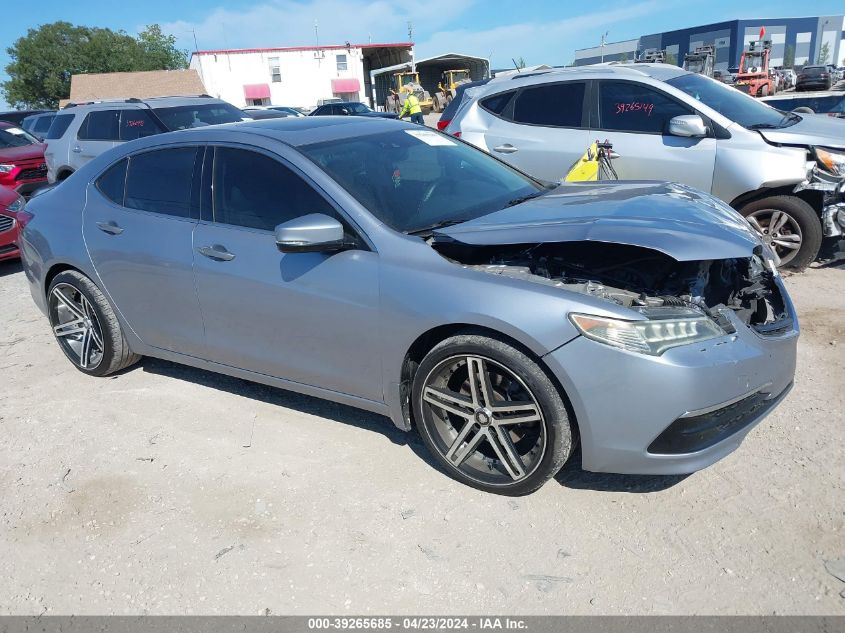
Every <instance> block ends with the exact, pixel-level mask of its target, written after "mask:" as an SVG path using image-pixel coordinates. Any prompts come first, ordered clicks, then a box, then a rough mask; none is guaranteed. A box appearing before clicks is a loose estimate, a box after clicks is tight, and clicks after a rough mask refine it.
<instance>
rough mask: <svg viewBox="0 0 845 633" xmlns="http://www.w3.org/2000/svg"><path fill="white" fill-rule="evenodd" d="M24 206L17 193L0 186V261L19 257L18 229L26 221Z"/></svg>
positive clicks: (21, 198)
mask: <svg viewBox="0 0 845 633" xmlns="http://www.w3.org/2000/svg"><path fill="white" fill-rule="evenodd" d="M25 206H26V203H25V202H24V199H23V197H22V196H21V195H20V194H19V193H18V192H17V191H15V190H14V189H9V188H8V187H2V186H0V261H4V260H6V259H16V258H18V257H20V250H19V248H18V239H19V235H20V227H21V224H23V223H24V222H25V221H26V219H28V216H27V214H26V212H25V211H24V207H25Z"/></svg>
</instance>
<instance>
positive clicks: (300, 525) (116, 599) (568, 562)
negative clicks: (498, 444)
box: [0, 263, 845, 615]
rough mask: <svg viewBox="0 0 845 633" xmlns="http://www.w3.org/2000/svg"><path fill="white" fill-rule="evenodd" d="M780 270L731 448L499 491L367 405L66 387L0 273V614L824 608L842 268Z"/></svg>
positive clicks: (838, 425)
mask: <svg viewBox="0 0 845 633" xmlns="http://www.w3.org/2000/svg"><path fill="white" fill-rule="evenodd" d="M788 285H789V286H790V289H791V291H792V293H793V297H794V299H795V302H796V304H797V307H798V310H799V313H800V316H801V319H802V325H803V336H802V339H801V344H800V359H799V367H798V375H797V379H796V388H795V389H794V391H793V392H792V394H791V395H790V396H789V398H788V399H787V400H786V402H785V403H784V404H783V405H782V406H781V407H779V408H778V409H777V410H776V411H775V412H774V414H772V415H771V416H770V417H769V418H768V419H767V420H766V421H765V422H764V423H763V424H762V425H760V426H759V427H758V428H757V429H755V430H754V431H753V432H752V433H751V434H750V436H749V437H748V438H747V440H746V441H745V443H744V444H743V446H742V447H741V448H740V450H739V451H738V452H736V453H734V454H733V455H731V456H730V457H728V458H727V459H725V460H724V461H722V462H721V463H719V464H717V465H716V466H714V467H711V468H710V469H708V470H705V471H703V472H700V473H697V474H694V475H691V476H689V477H686V478H683V477H630V476H627V477H623V476H610V475H594V474H589V473H585V472H583V471H581V470H580V468H579V467H578V464H577V459H576V460H575V462H574V463H573V464H571V465H568V466H567V467H566V468H565V470H564V471H563V472H562V473H561V474H560V475H559V476H558V477H557V478H556V480H553V481H550V482H549V483H548V484H547V485H546V486H545V487H543V488H542V489H541V490H540V491H539V492H537V493H535V494H534V495H532V496H529V497H524V498H519V499H508V498H503V497H497V496H493V495H489V494H484V493H481V492H478V491H475V490H473V489H471V488H468V487H465V486H461V485H459V484H457V483H455V482H453V481H452V480H450V479H448V478H447V477H446V476H444V475H443V474H441V473H440V472H438V471H437V470H436V469H435V468H434V467H433V466H432V465H431V463H430V461H428V459H427V457H426V456H425V454H424V449H423V447H422V445H421V444H420V442H419V441H418V440H417V439H416V437H415V436H413V435H406V434H404V433H402V432H399V431H397V430H395V429H394V428H393V427H392V425H391V424H390V422H389V421H388V420H387V419H385V418H381V417H379V416H375V415H371V414H369V413H365V412H361V411H357V410H355V409H351V408H347V407H343V406H339V405H335V404H331V403H326V402H322V401H319V400H315V399H312V398H308V397H304V396H299V395H295V394H292V393H288V392H285V391H280V390H275V389H270V388H267V387H263V386H259V385H255V384H252V383H247V382H245V381H241V380H237V379H232V378H226V377H221V376H217V375H214V374H210V373H206V372H203V371H198V370H194V369H190V368H186V367H182V366H178V365H174V364H171V363H166V362H163V361H157V360H145V361H144V362H143V363H142V364H141V365H140V366H137V367H135V368H133V369H131V370H129V371H127V372H125V373H123V374H121V375H118V376H115V377H112V378H109V379H95V378H88V377H86V376H84V375H83V374H81V373H79V372H77V371H75V370H74V369H73V368H72V367H71V366H70V364H69V363H68V362H67V361H66V360H65V359H64V357H63V356H62V353H61V351H60V350H59V348H58V346H57V345H56V344H55V343H54V341H53V340H52V337H51V334H50V331H49V328H48V326H47V323H46V320H45V319H44V318H43V317H42V316H41V314H40V313H39V312H38V311H37V309H36V308H35V306H34V304H33V303H32V301H31V299H30V297H29V293H28V291H27V289H26V287H25V283H24V278H23V274H22V273H21V272H20V266H19V264H18V263H5V264H0V305H2V306H3V312H4V315H5V319H4V321H5V327H4V328H3V329H2V331H0V384H2V385H3V389H2V392H0V435H2V442H0V490H2V508H0V513H1V514H0V552H2V556H0V614H41V613H50V614H68V613H75V614H138V613H151V614H165V613H166V614H188V613H204V614H214V613H237V614H259V613H273V614H292V613H298V614H305V613H324V612H332V613H341V614H343V613H350V614H351V613H355V614H367V613H397V614H400V613H402V614H404V613H415V612H416V613H472V614H476V613H477V614H484V613H496V614H502V613H507V614H556V613H569V614H575V613H578V614H646V613H648V614H687V613H718V614H769V613H780V614H839V615H841V614H844V613H845V597H841V596H840V592H843V590H845V582H843V581H840V580H838V579H837V578H835V577H834V576H833V575H831V574H830V573H828V572H827V571H826V566H825V563H826V561H827V562H830V561H838V560H843V559H845V524H844V523H845V522H843V510H845V495H843V491H844V490H845V464H844V463H843V461H844V460H843V446H845V425H843V413H842V412H843V410H845V400H844V399H843V396H844V394H845V391H843V385H845V356H843V353H842V350H843V346H845V319H843V316H842V315H843V314H845V267H839V268H837V267H826V268H825V267H821V268H816V269H813V270H809V271H808V272H807V273H805V274H802V275H795V276H792V277H790V278H789V279H788ZM829 564H830V563H829ZM831 567H833V565H831Z"/></svg>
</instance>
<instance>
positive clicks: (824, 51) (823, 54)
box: [816, 42, 830, 64]
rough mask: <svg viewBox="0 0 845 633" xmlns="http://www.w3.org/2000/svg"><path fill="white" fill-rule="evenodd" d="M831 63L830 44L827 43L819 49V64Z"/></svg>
mask: <svg viewBox="0 0 845 633" xmlns="http://www.w3.org/2000/svg"><path fill="white" fill-rule="evenodd" d="M829 61H830V43H828V42H825V43H824V44H822V47H821V49H819V61H817V62H816V63H817V64H827V63H828V62H829Z"/></svg>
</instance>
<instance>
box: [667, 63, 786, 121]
mask: <svg viewBox="0 0 845 633" xmlns="http://www.w3.org/2000/svg"><path fill="white" fill-rule="evenodd" d="M666 83H668V84H669V85H670V86H674V87H675V88H677V89H678V90H682V91H683V92H685V93H687V94H688V95H689V96H691V97H692V98H693V99H696V100H698V101H701V103H703V104H704V105H706V106H708V107H709V108H712V109H713V110H716V112H718V113H719V114H721V115H722V116H725V117H727V118H728V119H730V120H731V121H736V122H737V123H739V124H740V125H741V126H743V127H746V128H750V129H754V128H777V127H786V126H788V125H792V124H793V123H795V122H796V120H795V119H794V118H793V117H790V116H789V115H784V113H783V112H780V111H779V110H775V109H774V108H772V107H771V106H767V105H765V104H763V103H761V102H760V101H757V100H756V99H755V98H754V97H751V96H749V95H747V94H743V93H742V92H740V91H739V90H737V89H736V88H731V87H730V86H726V85H725V84H723V83H720V82H718V81H713V80H712V79H708V78H707V77H703V76H701V75H680V76H678V77H674V78H673V79H669V80H668V81H667V82H666ZM798 120H800V119H798Z"/></svg>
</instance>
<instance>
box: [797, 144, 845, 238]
mask: <svg viewBox="0 0 845 633" xmlns="http://www.w3.org/2000/svg"><path fill="white" fill-rule="evenodd" d="M809 158H810V162H809V163H808V166H809V169H808V176H807V179H806V180H805V181H804V182H802V183H800V184H799V185H797V186H796V187H795V192H796V193H798V192H799V191H803V190H812V191H820V192H822V194H823V196H824V197H823V203H822V213H821V220H822V232H823V233H824V235H825V237H837V236H842V235H845V152H843V151H841V150H833V149H828V148H823V147H811V148H810V149H809Z"/></svg>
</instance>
